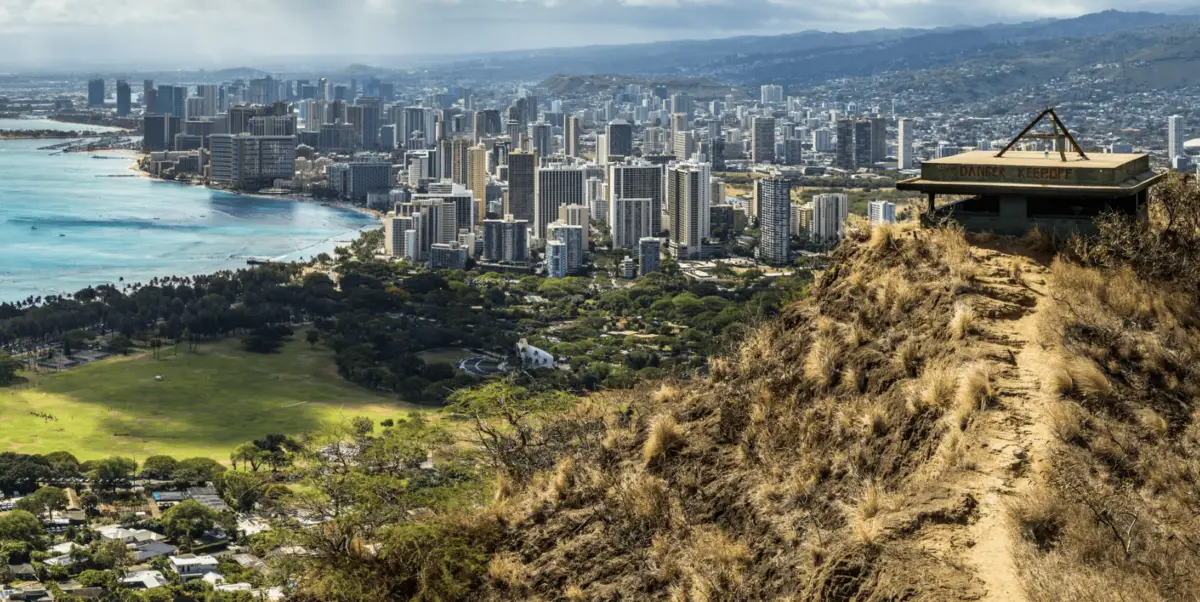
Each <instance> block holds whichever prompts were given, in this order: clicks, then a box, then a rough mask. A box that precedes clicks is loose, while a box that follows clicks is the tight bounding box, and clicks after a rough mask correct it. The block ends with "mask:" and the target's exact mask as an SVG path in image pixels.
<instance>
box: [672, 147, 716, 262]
mask: <svg viewBox="0 0 1200 602" xmlns="http://www.w3.org/2000/svg"><path fill="white" fill-rule="evenodd" d="M710 170H711V166H710V165H709V164H707V163H694V162H688V163H680V164H678V165H674V166H672V167H670V168H668V170H667V220H668V224H667V228H668V229H669V230H670V235H669V239H668V242H669V244H670V247H671V252H672V253H673V254H674V256H675V258H677V259H699V258H700V257H701V254H702V250H703V246H704V240H705V239H706V238H708V236H709V220H710V215H709V206H710V205H711V202H710V201H711V199H710V197H711V195H712V184H711V183H710V182H709V178H710V177H711V173H710Z"/></svg>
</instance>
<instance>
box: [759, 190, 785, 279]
mask: <svg viewBox="0 0 1200 602" xmlns="http://www.w3.org/2000/svg"><path fill="white" fill-rule="evenodd" d="M755 194H756V195H757V196H758V199H757V201H758V208H759V220H760V222H761V223H762V241H761V243H760V244H759V246H758V258H759V259H761V260H762V261H765V262H767V263H787V261H788V246H789V243H790V242H791V217H792V200H791V182H788V181H787V180H783V179H779V178H771V179H766V180H756V181H755Z"/></svg>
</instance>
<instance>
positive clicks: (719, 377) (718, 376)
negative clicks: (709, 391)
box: [708, 356, 734, 383]
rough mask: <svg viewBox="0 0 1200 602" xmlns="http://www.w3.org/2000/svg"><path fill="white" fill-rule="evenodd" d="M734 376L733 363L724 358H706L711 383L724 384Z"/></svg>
mask: <svg viewBox="0 0 1200 602" xmlns="http://www.w3.org/2000/svg"><path fill="white" fill-rule="evenodd" d="M733 375H734V367H733V362H731V361H730V360H729V358H726V357H715V356H714V357H710V358H708V376H709V377H710V378H712V380H713V382H718V383H719V382H724V381H727V380H729V379H730V378H731V377H732V376H733Z"/></svg>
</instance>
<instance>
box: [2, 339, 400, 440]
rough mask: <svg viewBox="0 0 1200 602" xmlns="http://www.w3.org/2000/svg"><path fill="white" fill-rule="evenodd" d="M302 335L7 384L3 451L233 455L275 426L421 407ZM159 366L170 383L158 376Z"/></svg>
mask: <svg viewBox="0 0 1200 602" xmlns="http://www.w3.org/2000/svg"><path fill="white" fill-rule="evenodd" d="M297 339H298V340H296V341H293V342H291V343H288V344H287V345H286V346H285V347H284V348H283V350H282V351H281V352H280V353H278V354H273V355H254V354H249V353H246V352H244V351H242V350H241V348H240V346H239V344H238V342H237V341H236V340H230V341H222V342H217V343H211V344H205V345H201V346H200V348H199V349H198V351H197V352H196V353H189V352H187V351H186V349H185V347H186V346H184V347H181V348H180V350H179V354H178V355H172V353H173V351H172V350H171V349H170V348H168V349H164V350H163V352H162V355H163V356H164V357H163V359H161V360H153V359H151V357H150V354H148V353H143V354H140V355H133V356H130V357H125V358H116V359H110V360H106V361H102V362H97V363H94V364H90V365H86V366H82V367H79V368H75V369H72V370H68V371H65V372H61V373H57V374H42V375H37V376H34V377H32V379H31V381H30V383H29V385H28V386H26V387H22V388H7V389H5V388H0V449H3V450H5V451H16V452H24V453H46V452H51V451H56V450H67V451H70V452H71V453H73V454H75V455H76V456H77V457H78V458H79V459H80V460H86V459H92V458H101V457H106V456H110V455H114V454H121V455H125V456H131V457H134V458H136V459H137V460H139V461H140V460H143V459H145V458H146V457H147V456H151V455H155V454H168V455H172V456H175V457H176V458H186V457H194V456H209V457H212V458H215V459H217V460H219V461H222V462H227V461H228V458H229V452H230V451H231V450H232V449H233V448H234V447H235V446H237V445H238V444H239V443H242V442H244V441H248V440H251V439H255V438H258V437H261V436H263V435H265V434H267V433H286V434H292V435H295V434H300V433H303V432H307V431H312V430H316V429H319V428H320V427H322V425H328V424H336V423H339V422H342V421H345V420H349V419H350V418H353V417H354V416H369V417H371V418H373V419H375V420H376V421H378V420H382V419H384V418H398V417H401V416H403V415H404V414H406V413H407V412H409V411H410V410H413V409H417V408H418V406H415V405H411V404H406V403H404V402H401V401H397V400H396V399H394V398H392V397H387V396H384V395H379V394H376V393H373V392H371V391H368V390H366V389H363V388H361V387H358V386H356V385H354V384H351V383H349V382H346V381H345V380H343V379H342V378H341V377H339V376H338V375H337V372H336V368H335V366H334V363H333V359H332V357H331V353H330V352H329V350H327V349H324V348H321V347H318V348H316V349H310V348H309V346H308V344H307V343H304V342H303V340H302V339H303V337H297ZM159 374H161V375H162V376H163V377H164V378H163V380H162V381H156V380H155V379H154V377H155V376H156V375H159ZM30 412H38V413H42V414H48V415H50V416H53V418H54V419H46V418H42V417H38V416H34V415H31V414H30Z"/></svg>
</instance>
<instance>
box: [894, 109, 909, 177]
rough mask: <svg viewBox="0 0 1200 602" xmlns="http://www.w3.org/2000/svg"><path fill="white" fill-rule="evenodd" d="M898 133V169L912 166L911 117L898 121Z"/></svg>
mask: <svg viewBox="0 0 1200 602" xmlns="http://www.w3.org/2000/svg"><path fill="white" fill-rule="evenodd" d="M899 128H900V134H899V136H898V137H897V142H896V159H897V166H898V167H899V168H900V169H912V168H913V156H912V150H913V124H912V120H911V119H901V120H900V121H899Z"/></svg>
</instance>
